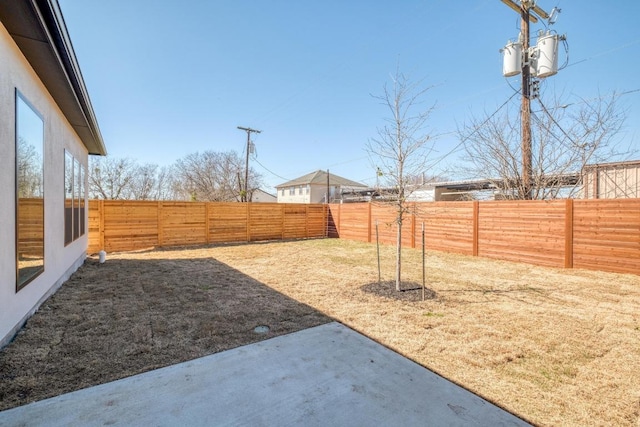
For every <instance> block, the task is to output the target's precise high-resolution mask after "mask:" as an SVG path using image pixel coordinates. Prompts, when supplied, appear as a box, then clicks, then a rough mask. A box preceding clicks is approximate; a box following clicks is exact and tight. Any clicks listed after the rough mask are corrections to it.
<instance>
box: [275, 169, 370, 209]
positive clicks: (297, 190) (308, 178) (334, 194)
mask: <svg viewBox="0 0 640 427" xmlns="http://www.w3.org/2000/svg"><path fill="white" fill-rule="evenodd" d="M327 178H328V179H327ZM366 189H367V186H366V185H364V184H361V183H359V182H355V181H351V180H349V179H346V178H343V177H341V176H338V175H333V174H331V173H327V172H325V171H321V170H317V171H315V172H312V173H310V174H307V175H304V176H301V177H300V178H296V179H294V180H291V181H288V182H285V183H284V184H280V185H278V186H276V190H277V192H278V203H326V202H327V192H328V193H329V202H331V203H335V202H340V201H341V200H342V193H343V192H352V191H358V190H366Z"/></svg>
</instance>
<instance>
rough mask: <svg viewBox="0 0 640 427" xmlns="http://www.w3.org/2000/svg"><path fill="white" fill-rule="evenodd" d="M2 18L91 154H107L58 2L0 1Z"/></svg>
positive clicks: (45, 0) (0, 18)
mask: <svg viewBox="0 0 640 427" xmlns="http://www.w3.org/2000/svg"><path fill="white" fill-rule="evenodd" d="M0 21H1V22H2V24H3V25H4V27H5V28H6V29H7V31H8V32H9V34H11V37H12V38H13V40H14V42H15V43H16V44H17V45H18V48H19V49H20V50H21V51H22V54H23V55H24V56H25V58H27V61H29V63H30V64H31V66H32V67H33V69H34V71H35V72H36V74H37V75H38V77H39V78H40V80H42V83H44V85H45V86H46V88H47V90H48V91H49V93H50V94H51V96H52V97H53V99H54V100H55V101H56V103H57V104H58V107H60V109H61V110H62V113H63V114H64V115H65V117H66V118H67V120H68V121H69V123H70V124H71V126H72V127H73V129H75V131H76V133H77V134H78V136H79V137H80V140H81V141H82V143H83V144H84V146H85V147H87V150H88V151H89V154H100V155H105V154H107V149H106V147H105V145H104V141H103V140H102V135H101V134H100V129H99V128H98V122H97V120H96V117H95V114H94V112H93V107H92V105H91V101H90V100H89V93H88V92H87V88H86V87H85V84H84V80H83V78H82V73H81V72H80V67H79V66H78V61H77V59H76V55H75V52H74V51H73V46H72V45H71V39H70V38H69V33H68V32H67V27H66V26H65V23H64V18H63V17H62V12H61V11H60V6H59V5H58V1H57V0H21V1H0Z"/></svg>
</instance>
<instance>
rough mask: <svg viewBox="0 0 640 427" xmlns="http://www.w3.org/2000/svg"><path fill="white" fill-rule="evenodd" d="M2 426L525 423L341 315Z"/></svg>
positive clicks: (100, 389) (67, 399) (49, 405)
mask: <svg viewBox="0 0 640 427" xmlns="http://www.w3.org/2000/svg"><path fill="white" fill-rule="evenodd" d="M0 425H2V426H45V425H46V426H98V425H100V426H104V425H116V426H121V425H127V426H128V425H153V426H175V425H189V426H204V425H207V426H211V425H215V426H238V425H250V426H275V425H278V426H287V425H304V426H372V425H376V426H425V425H430V426H471V425H477V426H525V425H528V424H527V423H526V422H524V421H523V420H521V419H519V418H517V417H515V416H514V415H512V414H510V413H508V412H506V411H504V410H502V409H500V408H498V407H497V406H495V405H492V404H491V403H489V402H487V401H486V400H483V399H481V398H480V397H478V396H476V395H474V394H473V393H471V392H469V391H467V390H465V389H463V388H461V387H459V386H457V385H455V384H453V383H451V382H450V381H447V380H445V379H444V378H442V377H440V376H438V375H436V374H434V373H433V372H431V371H429V370H427V369H425V368H423V367H422V366H420V365H418V364H416V363H414V362H412V361H410V360H408V359H406V358H404V357H402V356H400V355H399V354H397V353H395V352H393V351H391V350H389V349H387V348H386V347H384V346H382V345H380V344H378V343H376V342H374V341H372V340H370V339H368V338H366V337H365V336H363V335H361V334H359V333H357V332H355V331H353V330H351V329H349V328H347V327H346V326H344V325H341V324H339V323H329V324H326V325H322V326H318V327H315V328H311V329H306V330H303V331H300V332H296V333H293V334H290V335H284V336H280V337H276V338H272V339H269V340H265V341H262V342H259V343H255V344H251V345H247V346H244V347H239V348H236V349H232V350H228V351H225V352H221V353H217V354H213V355H211V356H206V357H203V358H200V359H195V360H192V361H189V362H185V363H181V364H178V365H173V366H169V367H166V368H162V369H157V370H154V371H150V372H146V373H143V374H140V375H136V376H133V377H129V378H125V379H122V380H118V381H114V382H111V383H107V384H102V385H99V386H95V387H91V388H87V389H84V390H79V391H76V392H73V393H68V394H65V395H61V396H57V397H54V398H51V399H47V400H43V401H40V402H35V403H32V404H29V405H25V406H22V407H18V408H13V409H10V410H7V411H3V412H0Z"/></svg>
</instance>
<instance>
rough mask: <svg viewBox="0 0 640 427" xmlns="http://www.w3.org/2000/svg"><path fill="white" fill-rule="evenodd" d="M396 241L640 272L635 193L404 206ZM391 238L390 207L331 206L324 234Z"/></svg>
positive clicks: (534, 261)
mask: <svg viewBox="0 0 640 427" xmlns="http://www.w3.org/2000/svg"><path fill="white" fill-rule="evenodd" d="M411 207H412V212H411V213H410V214H407V216H406V217H405V221H404V222H403V230H404V232H403V242H402V243H403V246H407V247H416V246H420V245H421V239H422V226H423V224H424V227H425V240H426V242H425V246H426V247H427V248H428V249H433V250H438V251H446V252H455V253H461V254H467V255H474V256H482V257H487V258H495V259H503V260H508V261H517V262H525V263H530V264H536V265H543V266H550V267H561V268H562V267H564V268H587V269H592V270H603V271H611V272H618V273H633V274H640V199H617V200H610V199H609V200H554V201H499V202H498V201H496V202H488V201H487V202H477V201H475V202H435V203H433V202H429V203H416V204H413V205H411ZM376 221H377V222H378V235H379V239H380V241H381V242H382V243H389V244H395V242H396V230H397V228H396V224H395V212H394V210H393V208H392V207H391V206H389V205H378V204H372V203H358V204H342V205H331V206H330V212H329V236H331V237H340V238H343V239H351V240H359V241H364V242H372V241H375V238H376V236H375V224H376Z"/></svg>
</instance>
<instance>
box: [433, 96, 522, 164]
mask: <svg viewBox="0 0 640 427" xmlns="http://www.w3.org/2000/svg"><path fill="white" fill-rule="evenodd" d="M516 95H518V92H515V93H514V94H513V95H511V96H510V97H509V99H507V100H506V101H505V102H503V103H502V105H500V106H499V107H498V109H497V110H496V111H494V112H493V113H492V114H491V115H490V116H489V117H487V118H486V119H485V120H484V121H483V122H482V123H481V124H480V125H478V126H476V128H475V129H474V131H473V132H471V133H470V134H469V135H467V136H466V137H464V138H463V139H462V140H461V141H460V142H459V143H458V144H456V146H455V147H453V148H452V149H451V150H449V151H448V152H447V153H446V154H444V155H442V156H440V157H439V158H437V159H436V160H435V161H434V163H433V164H432V165H430V167H434V166H435V165H437V164H438V163H440V162H441V161H442V160H444V159H445V158H447V157H449V156H450V155H452V154H453V153H455V152H456V151H458V150H459V149H460V147H462V145H463V144H464V143H465V142H467V141H468V140H469V138H471V137H472V136H473V135H474V134H475V133H476V132H478V130H480V128H481V127H482V126H484V125H485V124H486V123H487V122H488V121H489V120H491V119H492V118H493V117H494V116H495V115H496V114H498V112H499V111H500V110H502V109H503V108H504V106H505V105H507V104H508V103H509V102H510V101H511V100H512V99H513V98H514V97H515V96H516Z"/></svg>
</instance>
